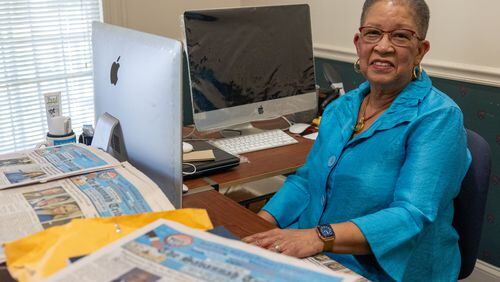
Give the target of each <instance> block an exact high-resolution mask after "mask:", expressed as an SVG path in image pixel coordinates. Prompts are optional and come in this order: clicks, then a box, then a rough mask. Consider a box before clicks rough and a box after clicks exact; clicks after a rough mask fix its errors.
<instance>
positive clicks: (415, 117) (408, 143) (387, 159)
mask: <svg viewBox="0 0 500 282" xmlns="http://www.w3.org/2000/svg"><path fill="white" fill-rule="evenodd" d="M368 92H369V84H368V82H365V83H363V84H361V85H360V87H359V88H357V89H355V90H353V91H350V92H349V93H347V94H345V95H344V96H342V97H340V98H338V99H337V100H335V101H334V102H332V103H331V104H330V105H329V106H328V107H327V109H326V110H325V112H324V114H323V117H322V120H321V125H320V128H319V135H318V138H317V140H316V141H315V143H314V146H313V147H312V149H311V152H310V153H309V155H308V157H307V160H306V163H305V164H304V166H303V167H301V168H300V169H298V170H297V172H296V173H295V174H294V175H291V176H289V177H288V178H287V180H286V181H285V183H284V185H283V187H282V188H281V189H280V190H279V191H278V193H276V195H274V197H273V198H272V199H271V200H270V201H269V203H268V204H267V205H266V206H265V207H264V210H266V211H267V212H269V213H270V214H271V215H273V216H274V218H275V219H276V221H277V222H278V225H279V226H280V227H281V228H312V227H315V226H317V225H318V224H325V223H338V222H346V221H351V222H353V223H354V224H356V225H357V226H358V227H359V229H360V230H361V231H362V232H363V234H364V236H365V238H366V240H367V241H368V243H369V245H370V247H371V250H372V253H373V254H372V255H364V256H353V255H338V254H328V255H330V256H331V257H332V258H334V259H335V260H337V261H339V262H340V263H342V264H344V265H345V266H347V267H349V268H351V269H352V270H354V271H356V272H358V273H360V274H361V275H363V276H365V277H367V278H368V279H371V280H379V281H390V280H397V281H412V280H419V281H456V280H457V277H458V273H459V269H460V252H459V248H458V243H457V240H458V235H457V233H456V231H455V229H454V228H453V227H452V220H453V198H455V196H456V195H457V194H458V192H459V190H460V185H461V182H462V179H463V177H464V176H465V173H466V172H467V169H468V168H469V165H470V162H471V157H470V153H469V151H468V149H467V138H466V131H465V129H464V126H463V117H462V112H461V111H460V108H459V107H458V106H457V105H456V104H455V103H454V102H453V101H452V100H451V99H450V98H449V97H448V96H446V95H445V94H443V93H442V92H440V91H439V90H437V89H436V88H434V87H432V83H431V80H430V79H429V77H428V76H427V74H425V73H423V74H422V77H421V78H420V79H418V80H414V81H412V82H411V83H410V84H409V85H408V86H407V87H406V88H405V89H404V90H403V91H402V92H401V93H400V94H399V96H398V97H397V98H396V99H395V100H394V102H393V103H392V104H391V106H390V107H389V108H388V109H387V110H386V111H385V112H384V113H383V114H382V115H380V117H379V118H378V119H377V120H376V121H375V122H374V123H373V124H372V126H371V127H370V128H369V129H368V130H366V131H365V132H363V133H361V134H359V135H358V136H356V137H354V138H352V139H351V135H352V130H353V126H354V124H355V121H356V118H357V116H358V110H359V107H360V104H361V101H362V100H363V97H364V96H365V95H366V94H368Z"/></svg>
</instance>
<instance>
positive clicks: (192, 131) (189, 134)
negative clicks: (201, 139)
mask: <svg viewBox="0 0 500 282" xmlns="http://www.w3.org/2000/svg"><path fill="white" fill-rule="evenodd" d="M189 126H192V127H193V130H191V132H189V133H188V134H187V135H186V136H183V137H182V139H187V138H188V137H189V136H191V135H193V133H194V132H195V131H196V127H195V126H194V125H189ZM189 126H188V127H189Z"/></svg>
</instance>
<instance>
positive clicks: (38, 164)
mask: <svg viewBox="0 0 500 282" xmlns="http://www.w3.org/2000/svg"><path fill="white" fill-rule="evenodd" d="M118 164H119V162H118V161H117V160H116V159H115V158H113V157H111V156H110V155H108V154H107V153H104V152H102V151H99V150H98V149H95V148H93V147H89V146H86V145H82V144H65V145H61V146H55V147H45V148H41V149H32V150H25V151H21V152H16V153H11V154H4V155H0V189H5V188H11V187H17V186H22V185H26V184H31V183H38V182H44V181H48V180H53V179H58V178H64V177H67V176H71V175H75V174H79V173H83V172H88V171H93V170H97V169H102V168H105V167H112V166H115V165H118Z"/></svg>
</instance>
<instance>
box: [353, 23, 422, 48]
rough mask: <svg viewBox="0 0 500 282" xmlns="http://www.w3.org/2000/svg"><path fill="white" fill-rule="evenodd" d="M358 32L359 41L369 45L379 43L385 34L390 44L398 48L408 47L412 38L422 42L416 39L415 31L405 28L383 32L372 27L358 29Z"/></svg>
mask: <svg viewBox="0 0 500 282" xmlns="http://www.w3.org/2000/svg"><path fill="white" fill-rule="evenodd" d="M359 32H360V33H361V39H363V41H364V42H366V43H371V44H373V43H378V42H380V40H382V38H383V37H384V34H385V33H387V34H389V40H390V41H391V42H392V44H394V45H396V46H399V47H408V46H410V45H411V40H412V39H413V37H415V38H417V39H418V40H420V41H422V40H423V39H421V38H420V37H418V35H417V33H416V32H415V31H413V30H411V29H406V28H399V29H394V30H389V31H385V30H382V29H380V28H376V27H372V26H362V27H360V28H359Z"/></svg>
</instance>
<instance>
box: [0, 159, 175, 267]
mask: <svg viewBox="0 0 500 282" xmlns="http://www.w3.org/2000/svg"><path fill="white" fill-rule="evenodd" d="M173 209H174V207H173V205H172V204H171V202H170V201H169V200H168V199H167V197H166V196H165V195H164V194H163V192H162V191H161V190H160V188H159V187H158V186H157V185H156V184H155V183H154V182H152V180H150V179H149V178H148V177H147V176H145V175H144V174H143V173H141V172H140V171H139V170H137V169H136V168H134V167H133V166H132V165H130V164H129V163H127V162H125V163H122V164H120V165H119V166H116V167H113V168H108V169H104V170H100V171H95V172H89V173H85V174H82V175H77V176H73V177H69V178H65V179H60V180H55V181H51V182H47V183H40V184H33V185H29V186H24V187H18V188H15V189H5V190H1V191H0V243H1V244H3V243H5V242H7V241H12V240H16V239H20V238H22V237H24V236H26V235H29V234H33V233H35V232H38V231H41V230H44V229H46V228H49V227H51V226H57V225H61V224H65V223H67V222H69V221H71V220H72V219H75V218H83V217H86V218H87V217H109V216H119V215H127V214H137V213H145V212H152V211H164V210H173ZM0 261H1V262H3V261H5V255H4V252H3V248H0Z"/></svg>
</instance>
